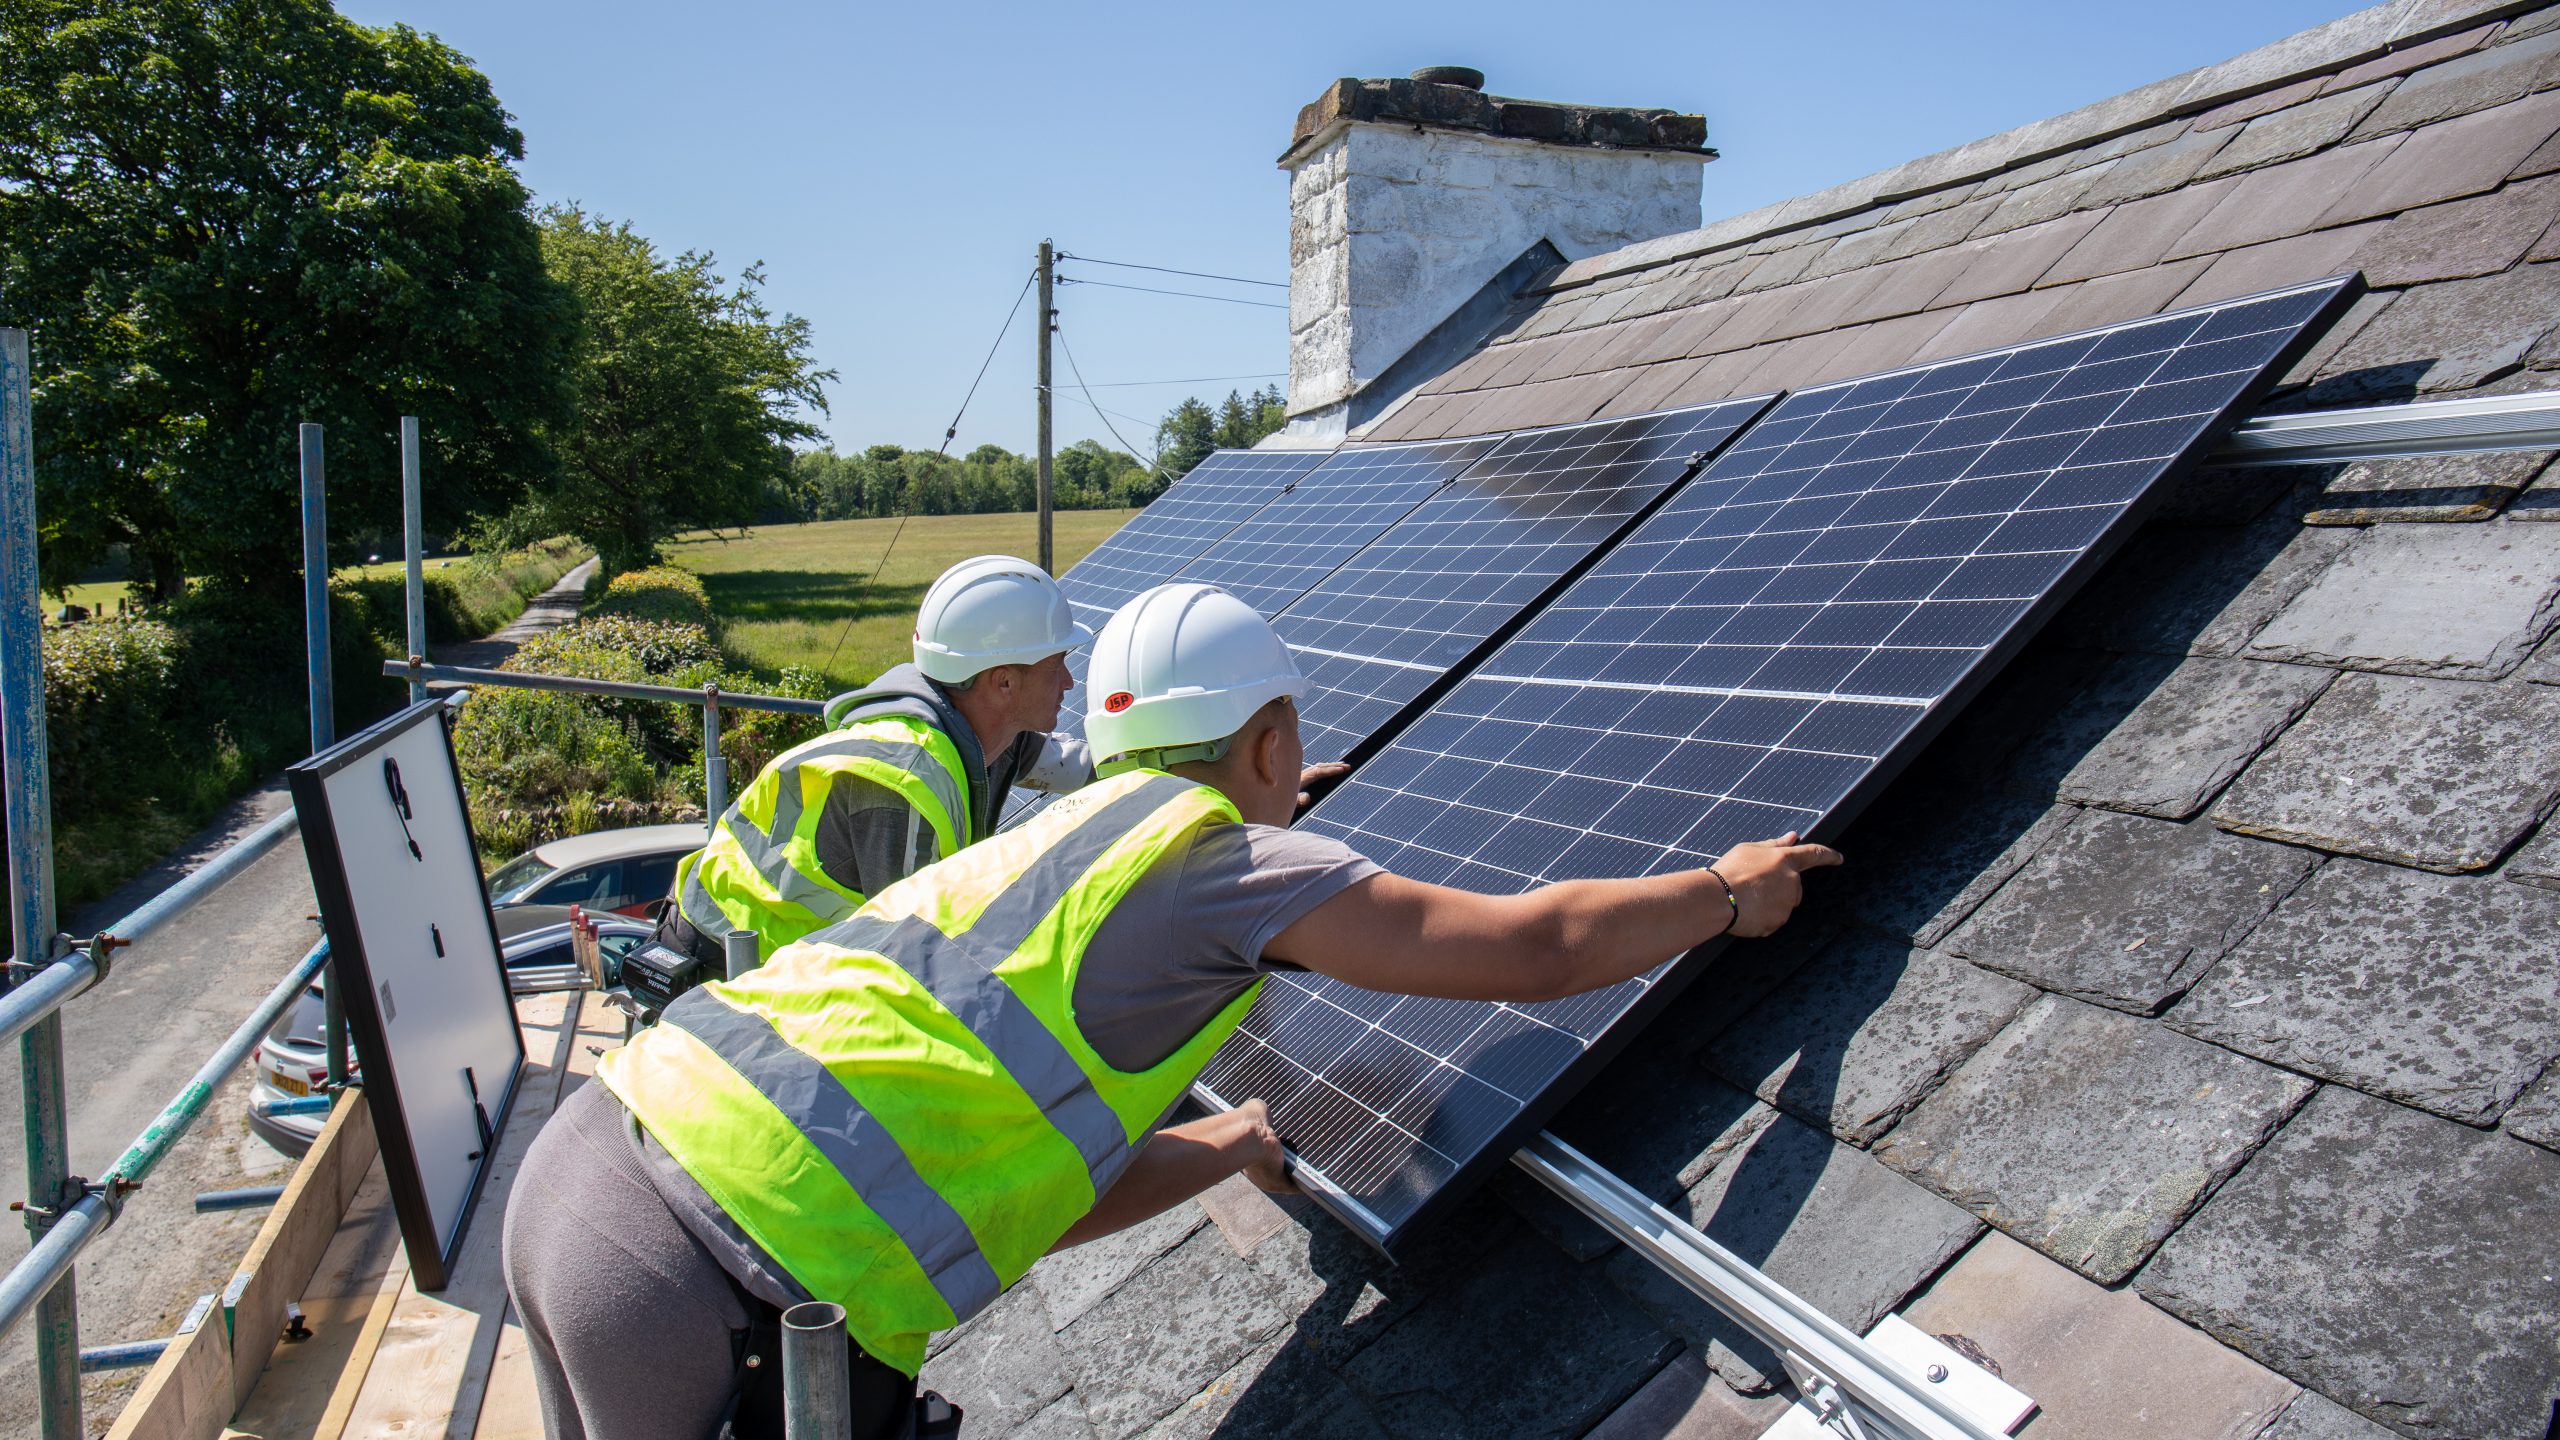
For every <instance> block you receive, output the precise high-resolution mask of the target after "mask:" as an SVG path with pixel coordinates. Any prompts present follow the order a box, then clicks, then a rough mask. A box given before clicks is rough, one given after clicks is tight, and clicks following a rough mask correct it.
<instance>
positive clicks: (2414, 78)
mask: <svg viewBox="0 0 2560 1440" xmlns="http://www.w3.org/2000/svg"><path fill="white" fill-rule="evenodd" d="M2555 83H2560V32H2554V33H2550V34H2543V35H2536V36H2533V37H2532V38H2530V39H2526V40H2519V41H2516V42H2515V43H2513V44H2509V45H2492V46H2490V47H2489V48H2488V49H2485V50H2477V51H2474V52H2472V53H2471V54H2468V55H2464V56H2461V57H2459V58H2457V59H2453V60H2448V61H2446V62H2445V63H2444V64H2441V65H2431V66H2429V67H2427V68H2426V69H2424V70H2421V71H2419V72H2417V73H2416V74H2414V75H2411V76H2409V77H2408V78H2407V79H2405V80H2402V81H2401V82H2400V84H2399V85H2398V87H2397V88H2395V89H2393V90H2392V92H2391V95H2390V98H2388V99H2386V100H2384V101H2383V102H2382V103H2381V104H2380V105H2379V106H2376V107H2375V108H2374V111H2373V113H2372V114H2370V115H2368V116H2366V117H2365V118H2364V122H2363V123H2362V124H2360V125H2358V126H2357V127H2356V129H2355V133H2354V135H2353V136H2352V137H2351V138H2354V139H2362V138H2364V137H2365V136H2368V135H2381V134H2385V133H2388V132H2390V131H2394V130H2406V129H2408V128H2410V127H2411V126H2416V125H2428V124H2433V123H2434V122H2436V121H2438V120H2449V119H2452V118H2453V117H2454V116H2457V115H2468V114H2470V113H2472V112H2473V111H2475V110H2485V109H2488V108H2489V107H2490V106H2492V105H2503V104H2505V103H2507V102H2508V101H2510V100H2514V99H2516V98H2518V97H2519V96H2523V95H2529V94H2531V93H2533V92H2534V91H2536V90H2546V89H2549V88H2550V87H2551V86H2552V85H2553V84H2555Z"/></svg>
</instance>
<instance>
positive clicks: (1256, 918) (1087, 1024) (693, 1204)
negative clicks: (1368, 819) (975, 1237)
mask: <svg viewBox="0 0 2560 1440" xmlns="http://www.w3.org/2000/svg"><path fill="white" fill-rule="evenodd" d="M1378 873H1379V867H1378V866H1377V865H1376V864H1375V863H1373V862H1372V861H1370V860H1369V859H1368V857H1366V856H1364V855H1361V854H1360V853H1359V852H1357V851H1355V850H1353V849H1351V848H1350V847H1349V846H1346V845H1344V844H1343V843H1341V842H1340V841H1338V840H1332V839H1328V838H1326V837H1324V836H1321V835H1314V834H1309V833H1307V832H1305V831H1299V830H1285V829H1282V828H1280V827H1279V826H1276V825H1227V824H1217V825H1207V826H1203V827H1201V828H1200V829H1198V830H1195V831H1193V832H1192V833H1191V837H1190V840H1189V843H1187V844H1184V845H1181V846H1178V847H1176V848H1175V849H1173V850H1171V851H1169V852H1167V853H1166V855H1165V856H1164V858H1163V859H1161V860H1159V861H1158V862H1156V864H1155V865H1154V866H1153V867H1151V868H1150V869H1149V870H1148V871H1147V873H1146V874H1145V875H1142V876H1140V877H1139V878H1138V880H1137V881H1136V883H1134V884H1132V885H1131V886H1130V887H1129V893H1128V894H1126V895H1124V896H1122V897H1121V899H1120V903H1119V904H1117V905H1115V906H1113V907H1112V910H1111V914H1110V915H1109V916H1108V917H1107V918H1105V919H1104V920H1103V922H1102V927H1101V929H1099V930H1098V931H1096V932H1095V934H1094V937H1093V943H1092V944H1090V945H1088V946H1086V947H1085V953H1084V959H1083V961H1082V964H1081V966H1080V968H1079V969H1078V971H1077V973H1076V990H1075V1019H1076V1026H1077V1028H1078V1029H1080V1030H1082V1031H1083V1032H1084V1035H1085V1038H1086V1039H1087V1040H1089V1041H1091V1042H1092V1044H1093V1048H1094V1050H1095V1051H1096V1053H1098V1054H1100V1055H1101V1056H1102V1058H1103V1059H1104V1060H1105V1061H1106V1062H1108V1063H1109V1064H1110V1065H1111V1066H1112V1067H1113V1068H1115V1069H1119V1070H1144V1069H1147V1068H1149V1067H1150V1066H1153V1065H1156V1064H1158V1063H1159V1062H1161V1061H1162V1060H1163V1059H1164V1058H1165V1057H1166V1056H1168V1055H1171V1054H1172V1053H1173V1052H1174V1051H1176V1050H1178V1049H1180V1048H1181V1047H1182V1043H1183V1042H1184V1041H1185V1040H1188V1039H1190V1038H1191V1037H1192V1036H1193V1035H1196V1034H1198V1033H1199V1031H1200V1027H1202V1026H1203V1025H1206V1024H1208V1023H1209V1021H1210V1020H1211V1019H1212V1018H1214V1017H1215V1016H1216V1015H1217V1013H1218V1012H1219V1011H1220V1010H1221V1009H1224V1008H1225V1007H1226V1005H1227V1004H1228V1002H1230V1001H1232V1000H1234V999H1235V998H1236V997H1237V996H1238V995H1241V994H1243V993H1244V991H1245V989H1246V988H1247V987H1248V986H1250V985H1252V984H1253V982H1254V980H1255V978H1256V977H1257V976H1259V975H1261V974H1262V973H1263V972H1265V971H1266V970H1275V969H1290V968H1295V967H1292V966H1289V965H1287V964H1286V962H1282V961H1266V960H1265V959H1264V958H1263V954H1262V951H1263V947H1264V946H1266V945H1268V944H1270V943H1271V938H1272V937H1273V936H1275V935H1277V934H1279V933H1280V932H1281V931H1283V930H1286V929H1288V928H1289V926H1290V925H1291V924H1293V923H1295V922H1296V921H1297V920H1298V919H1299V917H1301V916H1303V915H1305V914H1306V913H1307V912H1308V911H1310V910H1313V909H1315V908H1316V907H1317V906H1318V905H1321V904H1323V903H1324V902H1325V901H1327V900H1330V899H1332V898H1333V897H1334V896H1336V895H1339V894H1341V893H1342V892H1343V891H1345V890H1347V889H1349V888H1351V887H1352V886H1353V885H1356V884H1358V883H1359V882H1361V881H1362V880H1365V879H1367V878H1369V877H1370V876H1372V875H1375V874H1378ZM1239 1098H1242V1097H1239ZM632 1130H633V1135H634V1137H635V1139H636V1142H637V1143H638V1145H639V1147H640V1153H641V1156H642V1158H643V1159H644V1160H645V1161H647V1162H648V1168H649V1176H650V1179H651V1180H652V1181H653V1182H655V1184H656V1185H657V1188H658V1193H659V1194H660V1195H661V1196H663V1197H664V1198H665V1200H666V1202H667V1204H668V1206H669V1208H671V1209H673V1210H674V1211H675V1213H676V1217H677V1218H678V1219H679V1220H681V1221H682V1222H683V1223H684V1226H685V1228H686V1229H687V1230H690V1231H692V1232H693V1235H694V1238H696V1239H698V1240H700V1241H701V1242H702V1243H703V1244H704V1245H705V1246H708V1247H709V1248H710V1250H711V1253H712V1254H713V1255H714V1256H716V1257H717V1258H718V1259H719V1261H720V1265H721V1268H722V1269H725V1270H727V1271H728V1272H729V1273H730V1274H731V1275H732V1276H735V1277H736V1278H737V1280H738V1282H739V1283H740V1284H742V1285H744V1286H745V1287H746V1288H747V1290H748V1291H749V1293H751V1294H754V1295H756V1296H757V1297H759V1298H761V1299H763V1300H765V1301H766V1302H767V1303H769V1304H774V1305H782V1306H789V1305H792V1304H795V1303H797V1302H798V1301H800V1300H803V1299H806V1298H808V1297H807V1296H805V1295H801V1294H798V1293H796V1292H797V1291H798V1289H799V1287H798V1286H797V1285H794V1284H791V1283H790V1277H789V1276H788V1275H786V1274H784V1273H783V1271H782V1270H781V1267H779V1266H777V1265H775V1264H774V1263H773V1261H772V1259H771V1258H770V1257H768V1256H767V1255H766V1254H765V1253H764V1249H763V1247H762V1246H759V1245H757V1244H756V1243H755V1241H754V1240H752V1239H750V1238H749V1237H748V1236H747V1235H746V1233H745V1232H744V1231H742V1230H740V1229H739V1228H738V1227H737V1225H736V1224H735V1223H734V1222H732V1221H731V1220H730V1219H729V1217H728V1216H727V1215H726V1214H725V1213H723V1212H722V1211H721V1209H720V1207H719V1205H718V1204H717V1203H716V1202H714V1201H713V1200H712V1199H711V1197H710V1196H709V1195H708V1194H706V1193H704V1191H703V1189H702V1187H701V1186H700V1185H698V1184H696V1183H695V1182H694V1180H693V1177H692V1176H690V1175H687V1174H686V1173H685V1171H684V1167H683V1166H681V1165H678V1164H677V1163H676V1162H675V1159H674V1157H673V1156H670V1155H668V1154H667V1153H666V1151H665V1150H664V1149H662V1148H660V1146H659V1145H658V1143H657V1141H656V1140H654V1139H652V1138H650V1137H649V1135H648V1133H647V1132H646V1131H644V1130H641V1129H640V1128H639V1127H638V1126H637V1125H634V1126H633V1127H632Z"/></svg>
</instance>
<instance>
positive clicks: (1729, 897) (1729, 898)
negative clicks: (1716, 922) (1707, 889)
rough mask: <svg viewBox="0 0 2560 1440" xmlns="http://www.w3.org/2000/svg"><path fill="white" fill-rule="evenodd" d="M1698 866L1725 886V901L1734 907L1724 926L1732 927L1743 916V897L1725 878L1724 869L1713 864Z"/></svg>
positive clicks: (1726, 927) (1728, 928)
mask: <svg viewBox="0 0 2560 1440" xmlns="http://www.w3.org/2000/svg"><path fill="white" fill-rule="evenodd" d="M1698 868H1700V869H1702V870H1704V871H1706V872H1707V873H1708V874H1710V875H1713V876H1714V877H1716V883H1717V884H1719V885H1721V886H1723V887H1724V903H1726V904H1727V905H1730V906H1732V907H1733V915H1732V918H1731V919H1728V920H1726V921H1725V923H1724V928H1725V929H1727V930H1730V929H1732V928H1733V927H1734V922H1735V921H1738V920H1740V919H1741V918H1742V897H1741V896H1739V895H1736V894H1734V893H1733V882H1732V881H1730V880H1727V879H1726V878H1724V872H1723V871H1721V870H1719V869H1717V868H1716V867H1714V866H1713V865H1702V866H1700V867H1698Z"/></svg>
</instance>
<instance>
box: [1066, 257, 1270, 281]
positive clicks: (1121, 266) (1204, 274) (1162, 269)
mask: <svg viewBox="0 0 2560 1440" xmlns="http://www.w3.org/2000/svg"><path fill="white" fill-rule="evenodd" d="M1058 258H1059V259H1061V260H1074V261H1078V262H1080V263H1082V264H1086V265H1109V266H1111V267H1112V268H1114V269H1118V270H1153V271H1154V272H1156V273H1157V274H1159V275H1188V276H1190V277H1191V278H1192V279H1194V280H1224V281H1227V282H1229V283H1230V284H1235V285H1261V286H1266V287H1268V288H1270V289H1273V290H1286V289H1288V288H1289V282H1287V281H1285V280H1247V279H1246V278H1244V277H1243V276H1241V275H1212V274H1210V273H1209V272H1208V271H1206V270H1176V269H1174V268H1173V267H1171V266H1169V265H1140V264H1136V263H1134V262H1132V261H1128V260H1096V259H1094V258H1092V257H1091V256H1087V255H1070V254H1068V253H1067V252H1065V251H1063V250H1061V251H1059V252H1058Z"/></svg>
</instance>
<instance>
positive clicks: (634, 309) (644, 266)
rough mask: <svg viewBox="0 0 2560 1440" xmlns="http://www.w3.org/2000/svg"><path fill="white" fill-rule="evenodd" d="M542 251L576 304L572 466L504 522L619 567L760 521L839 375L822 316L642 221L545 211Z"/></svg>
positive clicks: (560, 439) (568, 447) (563, 454)
mask: <svg viewBox="0 0 2560 1440" xmlns="http://www.w3.org/2000/svg"><path fill="white" fill-rule="evenodd" d="M542 253H543V258H544V260H545V262H546V263H547V264H548V265H549V266H550V269H551V273H552V275H553V276H554V277H556V278H557V279H558V280H559V281H560V282H561V283H563V284H565V285H566V286H568V287H569V290H570V292H571V293H572V294H573V295H574V296H576V298H577V311H578V316H579V334H578V339H577V343H576V346H575V349H574V351H573V354H572V357H571V363H570V383H571V404H572V412H571V415H570V418H569V420H568V421H567V422H566V423H565V424H564V425H562V426H561V427H560V428H559V429H558V430H557V431H556V432H555V448H556V449H557V450H558V451H559V454H560V460H561V465H560V472H559V477H558V479H557V480H556V481H555V483H554V484H553V485H552V486H551V487H550V488H549V489H548V490H547V491H545V492H543V493H541V494H539V495H537V496H536V497H535V498H534V499H533V500H532V501H530V502H529V503H528V504H527V505H526V507H524V509H523V510H522V511H520V512H519V513H518V514H517V515H515V516H514V517H512V518H511V519H510V520H509V522H508V524H507V526H506V527H505V528H506V529H508V530H509V531H511V532H512V533H513V534H514V535H526V534H534V533H540V534H561V533H567V534H572V535H576V536H578V537H579V538H581V539H583V540H585V541H587V542H588V543H589V544H591V545H593V546H595V547H596V550H597V552H598V553H599V554H601V555H603V557H604V561H605V564H606V566H607V567H608V568H609V569H611V570H614V571H622V570H627V569H631V568H633V567H635V566H638V565H643V564H646V563H648V561H649V560H651V559H652V558H654V557H655V556H656V554H657V549H658V542H659V541H661V540H664V539H666V538H667V537H669V536H671V535H674V534H676V533H678V532H679V531H684V530H691V529H700V528H704V527H714V526H722V525H741V524H745V523H747V522H748V521H750V520H752V519H753V518H754V516H755V512H756V506H757V504H758V502H759V501H760V500H761V498H762V497H763V495H764V493H765V489H766V486H767V485H768V484H770V483H773V482H776V481H780V480H783V479H786V478H787V477H788V475H789V473H790V470H791V466H792V454H791V450H790V448H789V446H790V442H791V441H794V440H809V439H815V438H818V435H819V431H818V428H817V426H816V425H814V424H812V423H811V422H810V421H809V420H807V419H806V418H804V416H805V415H806V414H807V413H808V412H816V413H818V414H821V415H823V414H825V413H826V403H827V402H826V391H825V382H827V381H829V380H832V379H834V378H835V372H834V371H832V370H820V369H817V368H816V367H815V365H814V364H813V363H812V361H811V359H810V356H809V322H807V321H806V320H803V319H801V318H800V317H799V316H796V315H781V316H776V315H775V314H774V313H773V312H772V311H770V310H768V309H767V308H766V307H765V305H764V302H763V298H762V292H763V287H764V272H763V269H762V267H760V266H749V267H748V268H747V270H746V272H745V273H744V274H742V275H741V276H740V277H739V278H738V281H737V283H736V284H735V285H734V286H732V285H729V284H727V283H726V282H724V281H723V280H722V279H721V278H720V276H719V274H718V273H717V272H716V271H715V270H714V269H713V260H712V257H711V256H709V255H707V254H703V253H699V252H694V251H687V252H686V253H684V254H682V255H679V256H677V257H676V258H675V259H674V260H673V261H668V260H664V259H662V258H660V257H659V255H658V252H657V249H656V247H655V246H653V245H651V244H650V243H649V242H648V240H646V239H644V238H642V237H641V236H640V235H639V234H637V233H636V232H634V231H633V230H632V229H631V227H630V226H628V225H624V224H619V223H616V222H612V221H607V220H601V219H595V218H591V217H589V216H588V215H586V214H585V213H584V212H582V211H579V210H577V209H574V208H560V209H553V210H549V211H546V212H544V215H543V223H542Z"/></svg>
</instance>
